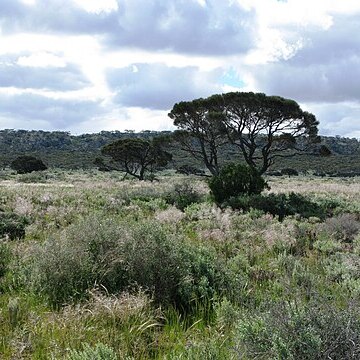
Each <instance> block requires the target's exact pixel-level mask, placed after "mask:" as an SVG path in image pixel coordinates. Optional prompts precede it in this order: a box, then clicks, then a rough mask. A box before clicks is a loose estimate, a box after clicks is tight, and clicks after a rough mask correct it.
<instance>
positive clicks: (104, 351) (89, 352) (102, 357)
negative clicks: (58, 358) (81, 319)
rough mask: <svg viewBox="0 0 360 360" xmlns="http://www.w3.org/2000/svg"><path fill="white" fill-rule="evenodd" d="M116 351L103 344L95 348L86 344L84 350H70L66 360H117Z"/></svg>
mask: <svg viewBox="0 0 360 360" xmlns="http://www.w3.org/2000/svg"><path fill="white" fill-rule="evenodd" d="M117 359H118V357H117V355H116V353H115V351H114V350H113V349H112V348H110V347H108V346H107V345H104V344H102V343H97V344H96V345H95V346H94V347H91V346H90V345H89V344H84V346H83V350H70V353H69V355H68V356H67V357H66V360H117Z"/></svg>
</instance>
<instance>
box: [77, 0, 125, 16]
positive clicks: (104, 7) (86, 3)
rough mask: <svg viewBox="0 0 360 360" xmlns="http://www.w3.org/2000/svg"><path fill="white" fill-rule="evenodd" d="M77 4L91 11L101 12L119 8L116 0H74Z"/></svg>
mask: <svg viewBox="0 0 360 360" xmlns="http://www.w3.org/2000/svg"><path fill="white" fill-rule="evenodd" d="M73 1H74V2H75V4H77V5H78V6H80V7H81V8H83V9H84V10H85V11H87V12H89V13H95V14H100V13H102V12H105V13H108V12H112V11H116V10H118V3H117V2H116V0H101V1H99V0H73Z"/></svg>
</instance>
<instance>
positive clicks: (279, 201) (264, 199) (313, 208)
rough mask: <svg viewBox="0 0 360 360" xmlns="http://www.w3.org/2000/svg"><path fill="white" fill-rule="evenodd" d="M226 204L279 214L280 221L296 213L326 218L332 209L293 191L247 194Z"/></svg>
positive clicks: (233, 198) (241, 208) (247, 209)
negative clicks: (287, 192) (286, 192)
mask: <svg viewBox="0 0 360 360" xmlns="http://www.w3.org/2000/svg"><path fill="white" fill-rule="evenodd" d="M225 205H229V206H231V207H232V208H233V209H238V210H243V211H249V210H250V209H258V210H261V211H263V212H264V213H269V214H271V215H273V216H278V217H279V220H280V221H281V220H283V219H284V217H285V216H289V215H295V214H299V215H300V216H302V217H305V218H309V217H318V218H320V219H324V218H325V217H326V215H327V214H328V213H329V212H330V210H331V209H330V208H328V207H327V206H326V204H323V205H319V204H317V203H315V202H312V201H311V200H309V199H308V198H306V197H305V196H303V195H300V194H296V193H293V192H292V193H290V194H269V195H245V196H238V197H232V198H230V199H229V200H228V201H227V202H226V204H225ZM330 205H331V204H330Z"/></svg>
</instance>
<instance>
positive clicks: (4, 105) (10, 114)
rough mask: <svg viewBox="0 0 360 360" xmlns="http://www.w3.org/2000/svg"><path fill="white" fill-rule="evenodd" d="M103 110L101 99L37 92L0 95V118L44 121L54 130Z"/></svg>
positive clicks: (17, 121) (29, 121) (26, 122)
mask: <svg viewBox="0 0 360 360" xmlns="http://www.w3.org/2000/svg"><path fill="white" fill-rule="evenodd" d="M102 113H103V109H102V108H101V106H100V103H99V102H93V101H77V100H64V99H52V98H48V97H45V96H41V95H37V94H26V93H25V94H20V95H4V94H1V95H0V117H1V118H8V119H9V120H10V121H12V120H14V122H16V123H17V124H19V123H23V124H24V126H23V128H28V126H27V124H28V123H32V122H34V123H36V122H43V123H44V122H45V123H47V124H49V128H52V129H65V128H67V127H69V126H70V125H72V124H74V123H77V122H79V123H80V122H82V121H85V120H88V119H90V118H92V117H94V116H96V115H100V114H102Z"/></svg>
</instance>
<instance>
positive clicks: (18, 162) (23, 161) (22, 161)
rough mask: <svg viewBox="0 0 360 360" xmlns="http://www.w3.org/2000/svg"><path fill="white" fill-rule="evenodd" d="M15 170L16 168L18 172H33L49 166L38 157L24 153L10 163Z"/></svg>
mask: <svg viewBox="0 0 360 360" xmlns="http://www.w3.org/2000/svg"><path fill="white" fill-rule="evenodd" d="M10 167H11V168H12V169H13V170H16V172H17V173H18V174H26V173H31V172H33V171H43V170H46V169H47V166H46V165H45V164H44V163H43V161H42V160H41V159H37V158H36V157H34V156H29V155H22V156H18V157H17V158H16V159H15V160H13V161H12V162H11V164H10Z"/></svg>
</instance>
